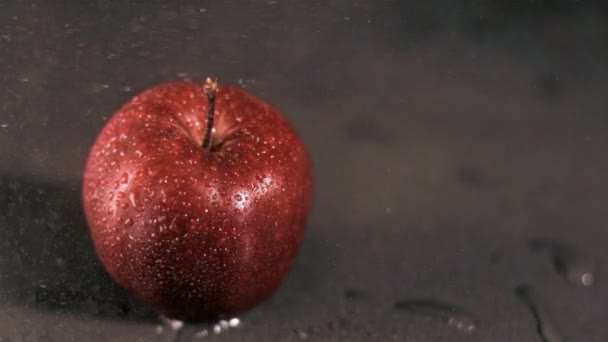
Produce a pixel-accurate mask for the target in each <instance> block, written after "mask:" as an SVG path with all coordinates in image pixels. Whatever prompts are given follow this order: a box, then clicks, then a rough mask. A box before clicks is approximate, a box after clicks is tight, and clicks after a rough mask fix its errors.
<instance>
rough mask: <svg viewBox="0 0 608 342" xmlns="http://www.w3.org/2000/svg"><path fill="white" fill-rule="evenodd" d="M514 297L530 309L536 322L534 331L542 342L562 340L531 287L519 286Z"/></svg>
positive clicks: (558, 341)
mask: <svg viewBox="0 0 608 342" xmlns="http://www.w3.org/2000/svg"><path fill="white" fill-rule="evenodd" d="M515 296H517V298H519V300H521V301H522V302H523V303H524V304H525V305H526V306H527V307H528V309H530V312H531V313H532V315H533V316H534V319H535V320H536V331H537V333H538V336H539V337H540V338H541V339H542V340H543V341H545V342H562V341H563V340H564V339H563V338H562V337H561V335H560V333H559V331H558V330H557V327H556V326H555V323H553V321H552V320H551V318H550V315H549V314H548V312H547V310H546V309H545V306H544V305H543V303H542V301H541V299H540V295H539V294H538V292H537V291H536V290H535V289H534V288H533V287H532V286H529V285H527V284H522V285H519V286H518V287H517V288H516V289H515Z"/></svg>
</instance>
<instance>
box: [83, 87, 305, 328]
mask: <svg viewBox="0 0 608 342" xmlns="http://www.w3.org/2000/svg"><path fill="white" fill-rule="evenodd" d="M206 118H207V98H206V97H205V94H204V93H203V86H202V84H201V83H190V82H179V83H169V84H163V85H160V86H156V87H154V88H152V89H150V90H147V91H145V92H143V93H142V94H140V95H138V96H136V97H134V98H133V99H132V100H131V101H130V102H129V103H128V104H127V105H126V106H124V107H123V108H121V109H120V110H119V111H118V112H117V113H116V114H115V115H114V116H113V117H112V118H111V120H110V121H109V122H108V124H107V125H106V126H105V127H104V129H103V131H102V132H101V134H100V135H99V138H98V139H97V141H96V143H95V145H94V146H93V147H92V149H91V152H90V155H89V159H88V162H87V167H86V171H85V176H84V183H83V185H84V187H83V199H84V206H85V213H86V215H87V220H88V222H89V226H90V230H91V234H92V237H93V241H94V243H95V248H96V250H97V253H98V255H99V257H100V259H101V260H102V262H103V264H104V265H105V266H106V268H107V270H108V271H109V273H110V274H111V275H112V276H113V278H114V279H115V280H116V281H117V282H118V283H119V284H121V285H122V286H124V287H125V288H127V289H128V290H129V291H130V292H132V293H133V294H134V295H136V296H137V298H139V299H141V300H142V301H143V302H145V303H148V304H149V305H151V306H153V307H155V308H157V309H158V310H160V311H161V312H162V313H164V314H165V315H168V316H170V317H173V318H180V319H188V320H200V319H205V318H207V317H209V316H211V315H215V314H226V313H235V312H240V311H242V310H245V309H247V308H250V307H251V306H253V305H254V304H256V303H258V302H259V301H261V300H263V299H265V298H267V297H268V296H269V295H270V294H272V293H273V292H274V291H275V290H276V289H277V287H278V286H279V284H280V283H281V281H282V279H283V277H284V276H285V274H286V272H287V270H288V269H289V266H290V265H291V263H292V261H293V259H294V256H295V254H296V251H297V249H298V246H299V244H300V242H301V240H302V237H303V233H304V227H305V223H306V217H307V214H308V211H309V208H310V204H311V194H312V174H311V165H310V161H309V158H308V156H307V153H306V151H305V148H304V146H303V145H302V143H301V141H300V139H299V138H298V137H297V135H296V133H295V132H294V130H293V129H292V127H291V126H290V125H289V124H288V123H287V121H286V120H285V119H284V118H283V116H282V115H281V114H280V113H279V112H277V111H276V110H275V109H274V108H272V107H271V106H269V105H268V104H266V103H264V102H262V101H261V100H259V99H257V98H255V97H253V96H252V95H249V94H247V93H245V92H244V91H243V90H240V89H238V88H236V87H231V86H220V89H219V91H218V94H217V101H216V110H215V124H214V127H215V134H214V135H213V144H214V151H212V152H210V151H206V150H204V149H203V148H202V147H201V143H202V141H203V137H204V128H205V127H206Z"/></svg>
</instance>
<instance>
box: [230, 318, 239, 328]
mask: <svg viewBox="0 0 608 342" xmlns="http://www.w3.org/2000/svg"><path fill="white" fill-rule="evenodd" d="M240 324H241V320H240V319H238V318H237V317H233V318H231V319H230V320H229V321H228V325H229V326H230V327H231V328H236V327H238V326H239V325H240Z"/></svg>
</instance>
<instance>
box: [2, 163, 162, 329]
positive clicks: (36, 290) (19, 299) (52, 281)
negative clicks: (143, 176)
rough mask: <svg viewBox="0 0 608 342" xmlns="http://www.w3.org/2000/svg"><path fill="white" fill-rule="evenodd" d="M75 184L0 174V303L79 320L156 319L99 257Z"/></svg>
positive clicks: (78, 189) (78, 185)
mask: <svg viewBox="0 0 608 342" xmlns="http://www.w3.org/2000/svg"><path fill="white" fill-rule="evenodd" d="M80 193H81V186H80V183H79V182H74V183H69V184H57V183H50V182H43V181H38V180H36V179H28V178H24V177H16V176H8V175H0V303H8V304H17V305H23V306H25V307H28V308H32V309H39V310H50V311H64V312H70V313H75V314H77V315H83V316H94V317H98V318H105V319H121V320H125V319H126V320H135V321H152V320H156V317H157V316H156V315H155V314H154V312H153V311H152V310H150V309H148V308H146V307H144V306H143V305H141V304H139V303H137V302H136V301H135V300H134V299H133V298H132V297H131V296H130V295H129V294H128V293H127V292H126V291H125V290H123V289H122V288H120V287H119V286H118V285H117V284H116V283H114V282H113V281H112V279H111V278H110V277H109V275H108V274H107V273H106V272H105V270H104V268H103V266H102V265H101V263H100V262H99V260H98V259H97V256H96V255H95V251H94V249H93V244H92V241H91V240H90V237H89V233H88V229H87V225H86V220H85V217H84V212H83V210H82V205H81V197H80Z"/></svg>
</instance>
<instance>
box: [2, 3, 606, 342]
mask: <svg viewBox="0 0 608 342" xmlns="http://www.w3.org/2000/svg"><path fill="white" fill-rule="evenodd" d="M607 14H608V7H607V6H606V5H603V4H602V3H601V2H600V1H597V2H594V1H584V0H583V1H574V0H572V1H567V0H564V1H558V0H553V1H549V0H546V1H540V0H538V1H533V0H527V1H501V0H493V1H485V2H483V1H465V0H458V1H280V0H279V1H270V0H267V1H221V2H219V1H214V2H211V1H200V2H199V1H181V2H173V3H171V4H169V2H162V1H154V2H152V1H150V2H145V1H126V0H125V1H105V0H99V1H89V2H85V1H82V2H79V1H54V2H52V1H3V2H0V89H2V91H0V341H85V340H86V341H174V340H180V341H198V340H204V339H214V340H215V339H217V340H226V341H299V340H310V341H337V340H344V341H387V340H388V341H390V340H395V341H421V342H426V341H520V342H526V341H549V342H555V341H588V342H592V341H598V342H604V341H606V340H608V327H607V326H606V324H605V318H606V317H608V291H607V290H606V282H605V278H604V277H603V275H604V274H605V273H606V270H607V269H606V268H607V266H606V262H608V251H607V249H606V248H605V246H606V243H607V242H608V232H607V231H606V221H607V219H608V216H607V214H606V204H607V203H608V180H607V178H606V174H608V157H607V154H606V148H607V147H608V135H607V134H606V130H607V129H608V116H607V113H606V109H607V108H608V97H606V90H607V86H606V84H607V81H608V64H607V63H606V61H607V60H608V44H607V42H608V24H607V23H608V22H607V21H606V20H605V18H606V15H607ZM207 75H216V76H218V77H219V79H220V81H221V82H224V83H234V84H238V85H241V86H242V87H245V88H246V89H247V90H249V91H251V92H252V93H254V94H256V95H258V96H259V97H261V98H263V99H265V100H267V101H268V102H270V103H272V104H274V105H275V106H276V107H278V108H280V109H281V111H283V112H284V113H285V115H286V116H287V117H288V118H289V119H290V120H291V121H292V123H293V124H294V126H295V127H296V128H297V130H298V131H299V132H300V134H301V136H302V138H303V140H304V141H305V143H306V144H307V146H308V147H309V151H310V153H311V155H312V159H313V161H314V168H315V178H316V184H315V188H316V191H315V204H314V210H313V213H312V216H311V219H310V223H309V226H308V231H307V235H306V238H305V241H304V243H303V245H302V248H301V250H300V253H299V255H298V259H297V262H296V264H295V265H294V267H293V270H292V272H291V273H290V274H289V277H288V279H287V280H286V281H285V283H284V284H283V286H282V287H281V289H280V290H279V292H278V293H277V294H276V295H275V296H274V297H273V298H272V299H271V300H269V301H267V302H265V303H263V304H262V305H260V306H258V307H256V308H254V309H253V310H251V311H249V312H247V313H244V314H242V315H241V316H239V319H240V325H239V327H238V328H229V329H227V330H228V331H225V332H222V333H221V334H219V335H217V336H215V334H214V331H213V323H210V324H207V325H197V326H192V325H186V327H185V329H182V330H181V331H180V332H179V333H178V332H175V331H172V330H171V328H170V326H169V325H167V324H163V323H162V322H161V321H160V320H159V318H158V316H157V315H156V314H155V313H154V312H153V311H151V310H150V309H148V308H146V307H144V306H142V305H141V304H139V303H137V302H135V301H134V300H133V299H132V298H131V297H130V296H129V295H127V294H126V293H125V292H124V291H123V290H122V289H120V288H118V287H117V286H116V285H115V284H114V283H113V282H112V281H111V280H110V279H109V277H108V275H107V274H106V273H105V272H104V270H103V267H102V266H101V264H100V263H99V262H98V261H97V258H96V256H95V254H94V252H93V248H92V244H91V242H90V239H89V235H88V231H87V227H86V223H85V220H84V216H83V212H82V208H81V201H80V191H81V184H80V181H81V176H82V172H83V166H84V163H85V160H86V157H87V152H88V149H89V147H90V146H91V144H92V143H93V141H94V139H95V137H96V134H97V133H98V132H99V131H100V130H101V128H102V127H103V125H104V123H105V122H106V121H107V120H108V118H109V117H110V116H111V115H112V113H113V112H114V111H115V110H116V109H117V108H118V107H120V105H122V104H123V103H125V102H126V101H127V100H128V99H129V98H130V97H132V96H133V95H135V94H136V93H138V92H140V91H141V90H143V89H145V88H147V87H150V86H152V85H154V84H157V83H160V82H165V81H171V80H178V79H182V80H203V79H204V77H205V76H207ZM224 330H226V329H224ZM205 334H208V336H205Z"/></svg>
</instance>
